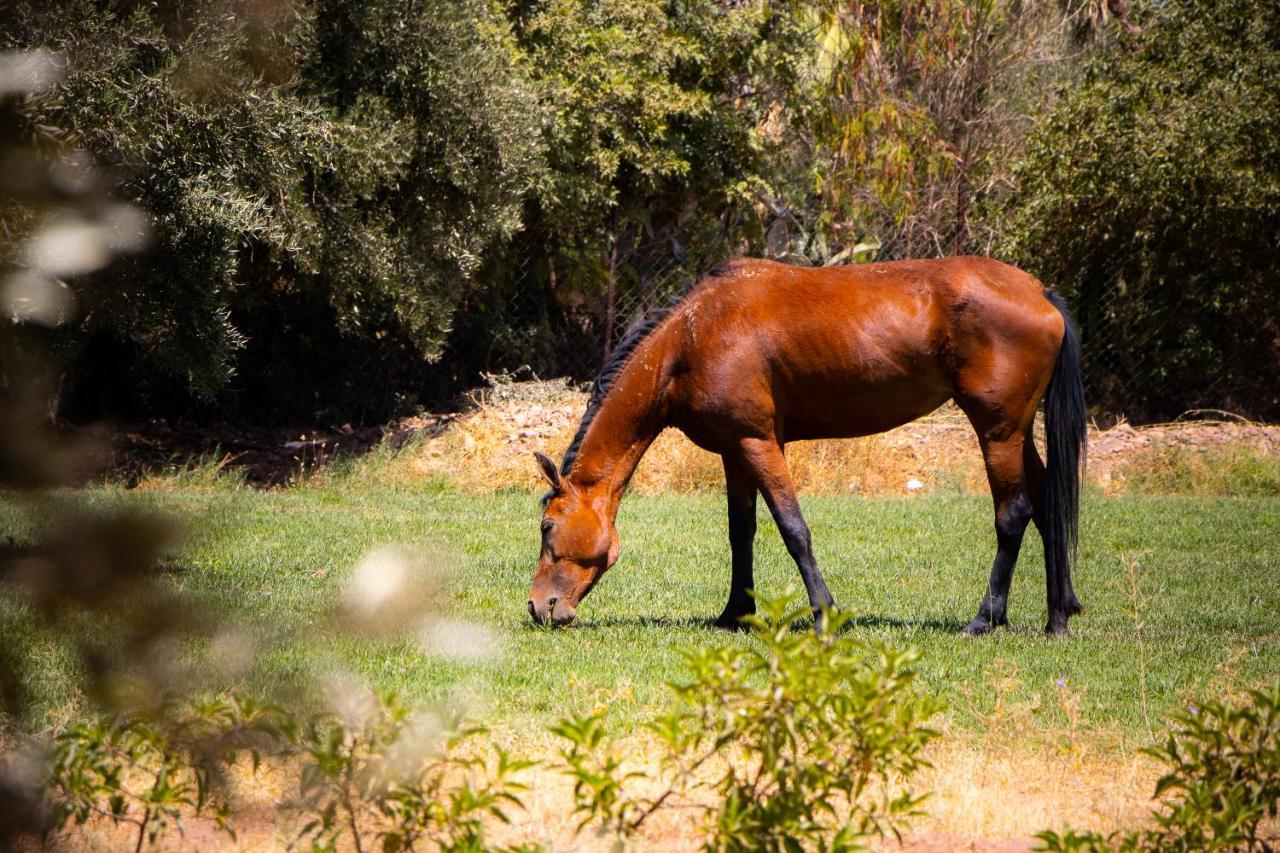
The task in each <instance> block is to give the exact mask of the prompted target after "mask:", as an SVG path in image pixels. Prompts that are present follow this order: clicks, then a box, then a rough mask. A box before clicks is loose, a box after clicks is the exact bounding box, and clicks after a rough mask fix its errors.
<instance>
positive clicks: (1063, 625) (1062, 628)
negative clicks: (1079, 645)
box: [1044, 616, 1071, 637]
mask: <svg viewBox="0 0 1280 853" xmlns="http://www.w3.org/2000/svg"><path fill="white" fill-rule="evenodd" d="M1044 632H1045V634H1046V635H1048V636H1050V637H1069V636H1071V629H1070V628H1068V627H1067V620H1066V617H1065V616H1064V617H1063V618H1062V620H1061V621H1059V620H1057V619H1050V620H1049V624H1047V625H1045V626H1044Z"/></svg>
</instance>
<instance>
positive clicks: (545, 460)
mask: <svg viewBox="0 0 1280 853" xmlns="http://www.w3.org/2000/svg"><path fill="white" fill-rule="evenodd" d="M533 458H534V459H537V460H538V467H539V468H541V469H542V476H544V477H546V478H547V482H548V483H550V484H551V488H553V489H555V490H556V491H557V492H558V491H560V469H559V468H557V467H556V463H554V462H552V461H551V457H550V456H548V455H547V454H545V453H539V452H538V451H536V450H535V451H534V453H533Z"/></svg>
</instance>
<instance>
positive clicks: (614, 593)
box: [0, 489, 1280, 752]
mask: <svg viewBox="0 0 1280 853" xmlns="http://www.w3.org/2000/svg"><path fill="white" fill-rule="evenodd" d="M79 497H81V498H83V499H86V500H88V501H90V502H91V503H93V504H94V505H96V506H99V507H103V508H105V507H111V506H118V505H129V506H145V507H148V508H152V509H157V510H161V511H164V512H167V513H169V514H172V515H174V516H176V517H178V518H180V519H182V520H183V521H184V522H185V523H186V525H187V526H188V529H189V531H190V533H189V536H188V538H187V540H186V542H185V544H183V545H182V546H181V547H180V548H179V549H177V550H176V551H175V552H173V553H172V554H171V556H170V557H169V558H168V560H167V566H166V570H167V575H168V577H169V578H170V579H171V581H172V583H174V584H176V585H178V586H179V587H181V588H182V589H183V590H184V591H186V592H189V593H192V594H197V595H201V596H206V597H207V598H208V601H209V602H210V603H209V605H208V606H209V607H212V608H214V609H215V610H216V611H218V612H219V613H220V615H221V616H222V617H224V618H226V619H228V620H232V621H233V622H237V623H239V624H242V625H244V626H246V627H248V628H250V629H251V630H252V631H253V633H254V634H255V635H256V636H257V637H259V641H260V642H261V644H262V645H261V653H260V655H259V658H258V661H257V663H256V664H255V665H254V666H253V668H252V669H251V670H250V671H249V673H248V675H247V676H245V678H244V682H242V683H241V684H240V685H239V686H242V687H247V688H249V689H250V690H258V691H267V690H272V689H275V688H278V687H280V686H281V685H282V684H289V683H293V682H297V683H301V682H302V681H303V680H304V679H305V678H306V676H307V674H308V673H313V672H316V671H320V672H325V671H339V672H349V673H352V674H355V675H357V676H360V677H362V678H365V679H368V680H369V681H371V682H373V683H375V684H377V685H379V686H381V687H388V688H395V689H398V690H400V691H402V692H403V693H405V694H406V695H408V696H410V697H415V698H423V699H427V698H437V697H441V696H444V695H446V694H458V693H461V694H463V695H465V696H466V698H467V700H468V701H469V702H470V703H471V707H472V714H473V715H474V716H477V717H478V718H480V719H482V720H484V721H486V722H489V723H493V724H496V725H498V726H499V727H501V728H504V729H507V730H509V731H511V732H513V733H521V732H526V733H530V734H532V733H534V732H538V731H541V730H542V729H543V726H544V725H545V724H546V723H548V722H551V721H553V720H554V719H555V718H556V717H557V716H558V715H561V714H564V713H567V712H576V711H585V710H589V709H591V708H593V707H596V706H598V705H607V706H609V707H610V709H611V710H612V711H613V713H614V714H615V715H616V716H617V717H618V718H620V719H621V720H623V721H634V720H637V719H639V718H640V717H642V716H643V715H644V713H645V712H646V711H647V710H649V709H651V708H652V707H654V706H655V705H656V704H658V703H660V702H662V701H664V698H665V689H664V687H663V685H664V683H665V682H666V681H668V680H671V679H673V678H678V677H679V674H680V661H681V658H680V653H679V650H680V649H681V648H682V647H688V646H694V645H698V644H703V643H708V642H739V643H748V642H751V640H750V639H749V638H747V637H742V636H735V635H728V634H725V633H723V632H718V631H716V630H715V629H713V628H710V627H709V626H708V624H707V623H708V620H709V619H710V618H712V617H714V616H715V615H716V614H717V613H718V612H719V609H720V607H721V605H722V604H723V599H724V596H725V593H726V589H727V582H728V568H727V560H728V544H727V540H726V536H725V532H724V527H725V523H724V519H723V513H724V511H723V504H722V501H721V500H720V499H718V498H715V497H713V496H696V495H695V496H668V497H645V496H632V497H630V498H628V499H627V500H626V501H625V502H624V504H623V509H622V513H621V516H620V519H619V529H620V531H621V533H622V537H623V554H622V559H621V560H620V561H619V563H618V565H617V566H616V567H615V568H614V569H613V570H612V572H611V573H610V575H609V576H608V577H607V578H606V579H605V581H604V582H602V584H601V585H600V586H599V587H598V588H597V590H596V591H595V592H594V593H593V594H592V596H591V597H590V598H589V599H588V600H587V602H586V603H585V604H584V605H583V607H582V608H581V609H580V621H579V624H577V625H576V626H574V627H573V628H571V629H569V630H559V631H550V630H545V629H539V628H535V627H533V626H532V625H530V624H529V622H528V617H527V615H526V612H525V605H524V602H525V598H526V594H527V591H528V583H529V580H530V577H531V574H532V568H533V561H534V558H535V552H536V547H537V527H536V525H537V512H538V510H537V499H536V497H534V496H531V495H529V494H525V493H508V494H498V495H491V496H475V495H465V494H461V493H457V492H452V491H447V490H446V491H441V492H439V493H435V494H429V493H416V494H411V493H405V492H399V493H396V492H390V491H388V492H380V491H375V492H355V491H342V492H340V491H320V490H314V489H296V490H286V491H278V492H255V491H249V490H235V491H231V490H218V489H214V490H191V491H181V490H178V491H173V492H169V493H157V494H138V493H129V492H124V491H121V490H116V489H101V490H95V491H91V492H87V493H84V494H82V495H80V496H79ZM804 505H805V510H806V512H807V514H808V517H809V520H810V523H811V526H812V529H813V535H814V540H815V543H816V548H817V552H818V556H819V560H820V561H821V563H822V565H823V567H824V569H825V572H826V575H827V579H828V583H829V584H830V586H831V588H832V591H833V592H834V594H835V595H836V598H837V600H838V601H839V602H840V603H841V605H843V606H844V607H846V608H851V609H853V610H854V611H856V612H857V613H858V614H860V618H859V621H858V622H857V626H856V628H855V629H854V630H856V631H857V632H858V633H859V634H860V635H862V636H865V637H867V638H868V639H870V638H880V639H885V640H889V641H891V642H893V643H896V644H900V645H906V644H910V645H914V646H916V647H918V648H919V649H920V651H921V652H922V655H923V657H922V659H921V663H920V665H919V667H920V671H921V674H922V677H923V681H924V684H925V686H926V688H927V689H928V690H929V691H930V692H932V693H934V694H935V695H937V696H938V697H939V698H941V699H942V700H943V702H944V703H945V705H946V707H947V709H948V711H947V724H946V725H947V727H948V728H949V729H952V730H955V731H958V732H965V731H968V732H973V733H982V732H984V731H986V730H987V729H988V728H989V727H990V726H991V725H993V720H998V719H1000V718H1006V719H1007V718H1008V716H1009V714H1010V713H1011V709H1015V710H1016V713H1017V717H1018V719H1019V720H1021V722H1019V723H1018V725H1020V726H1026V727H1027V730H1026V731H1025V733H1024V736H1026V737H1030V738H1033V739H1034V738H1035V737H1038V736H1039V737H1044V738H1057V737H1061V736H1062V733H1063V732H1066V731H1072V732H1077V733H1082V734H1083V733H1087V734H1088V735H1089V737H1090V739H1091V740H1092V741H1093V742H1094V743H1095V744H1096V745H1098V746H1099V747H1100V748H1103V749H1108V750H1110V749H1115V750H1122V751H1126V752H1127V751H1129V750H1131V749H1132V748H1133V747H1134V746H1136V745H1140V744H1142V743H1146V742H1148V741H1149V740H1150V738H1151V737H1152V733H1153V732H1154V733H1155V734H1157V735H1158V733H1159V731H1160V728H1161V724H1162V717H1163V715H1164V714H1165V713H1166V712H1167V711H1168V710H1170V709H1171V708H1173V707H1176V706H1180V705H1185V704H1186V703H1188V702H1191V701H1193V700H1194V699H1196V698H1197V697H1202V696H1222V695H1232V694H1236V693H1238V692H1240V691H1241V690H1242V689H1243V688H1245V687H1246V686H1250V685H1256V684H1262V683H1270V682H1273V681H1274V680H1275V679H1276V678H1278V677H1280V572H1278V569H1280V500H1276V499H1244V498H1223V499H1209V498H1176V497H1170V498H1136V497H1126V498H1108V499H1101V498H1095V499H1091V500H1089V501H1088V502H1087V503H1086V506H1085V507H1084V513H1083V530H1082V536H1081V540H1082V549H1081V560H1080V565H1079V568H1078V572H1077V578H1076V588H1077V590H1078V591H1079V593H1080V596H1081V599H1082V600H1083V601H1084V603H1085V607H1086V612H1085V613H1084V614H1083V615H1082V616H1080V617H1077V618H1076V619H1075V620H1074V621H1073V623H1072V627H1073V631H1074V635H1073V636H1072V637H1070V638H1069V639H1065V640H1057V641H1055V640H1049V639H1046V638H1045V637H1044V636H1043V635H1042V633H1041V628H1042V626H1043V624H1044V621H1045V605H1044V571H1043V562H1042V560H1041V555H1040V549H1039V542H1038V538H1037V537H1035V536H1034V535H1031V536H1029V537H1028V540H1027V546H1026V547H1024V551H1023V558H1022V561H1021V566H1020V568H1019V571H1018V574H1017V576H1016V577H1015V582H1014V590H1013V600H1012V604H1011V608H1010V616H1011V621H1012V629H1011V630H1008V631H1001V632H998V633H997V634H995V635H994V636H991V637H987V638H983V639H977V640H974V639H967V638H964V637H961V636H958V631H959V630H960V628H961V627H962V626H963V625H964V624H965V623H966V622H967V620H968V619H969V618H970V617H971V616H972V615H973V611H974V608H975V606H976V604H977V600H978V597H979V595H980V594H981V592H982V589H983V586H984V584H985V579H986V574H987V569H988V566H989V560H990V557H991V553H992V550H993V548H994V542H993V536H992V534H991V532H990V527H991V521H990V515H989V512H990V511H989V503H988V501H987V500H985V499H981V498H971V497H964V496H953V497H943V496H937V497H928V498H915V499H905V498H904V499H887V498H886V499H859V498H809V499H806V500H805V504H804ZM0 517H2V518H3V519H4V521H5V523H6V526H7V528H8V529H10V530H14V529H15V526H16V528H17V531H18V533H17V535H18V538H19V539H22V538H25V537H26V536H29V535H30V534H31V533H32V531H30V530H23V529H22V527H21V524H22V522H21V520H20V516H19V514H18V512H17V509H16V507H15V506H14V505H13V504H11V503H5V504H4V505H3V510H0ZM760 529H761V535H760V539H759V542H758V547H757V575H756V579H757V586H758V588H759V589H761V590H762V591H764V592H766V593H779V592H781V591H783V590H784V589H786V588H788V587H797V586H798V577H797V574H796V571H795V568H794V566H793V565H792V563H791V562H790V560H789V558H788V557H787V555H786V552H785V550H784V548H783V546H782V543H781V541H780V539H779V538H778V536H777V533H776V531H775V530H774V528H773V526H772V524H771V523H769V522H768V521H767V519H762V524H761V528H760ZM387 543H397V544H401V545H404V546H408V547H410V548H414V549H420V550H422V551H425V552H427V553H429V554H432V555H434V558H435V560H436V561H437V562H438V563H439V564H440V565H441V566H442V567H443V568H445V569H447V571H448V574H449V577H450V587H449V591H448V593H447V596H446V598H447V601H446V604H445V610H446V612H447V613H448V615H450V616H453V617H457V618H461V619H466V620H470V621H473V622H476V623H480V624H481V625H484V626H486V627H487V628H488V629H489V630H490V631H491V632H492V634H493V635H495V636H496V637H497V639H498V645H499V648H500V651H499V653H498V654H497V655H496V656H495V657H494V658H493V659H491V660H489V661H486V662H481V663H469V664H468V663H459V662H457V661H454V660H449V659H447V658H444V657H441V656H439V655H438V654H436V653H433V652H431V651H429V650H427V649H424V648H423V647H422V646H421V645H419V644H418V643H417V642H416V641H415V640H414V639H413V638H411V637H402V638H399V639H372V638H352V637H335V635H334V632H333V631H332V629H331V627H330V624H329V622H328V621H327V614H328V613H329V612H330V611H331V609H332V607H333V605H334V602H335V600H336V599H337V597H338V595H339V592H340V590H341V588H342V586H343V584H344V582H345V580H346V579H347V577H348V576H349V573H350V569H351V567H352V566H353V565H354V564H355V563H356V562H357V560H358V559H359V558H360V557H361V555H363V554H365V553H367V552H368V551H369V550H370V549H372V548H375V547H377V546H379V545H382V544H387ZM3 606H4V607H5V608H8V609H9V614H8V615H9V616H10V617H13V616H15V615H18V614H15V612H14V608H18V607H20V606H19V605H16V604H14V603H12V602H8V603H3ZM6 621H8V620H6ZM19 621H21V620H19ZM10 624H12V622H10ZM8 641H9V642H11V643H14V644H16V645H18V646H19V647H22V649H21V652H22V653H23V654H24V655H25V656H26V658H27V660H31V661H39V662H40V663H39V666H40V674H41V677H40V678H39V679H38V680H37V681H36V682H35V683H34V684H33V685H32V688H33V692H34V696H35V700H36V701H37V702H38V703H39V704H40V705H41V706H42V707H43V708H44V709H45V715H46V716H45V718H46V719H49V718H50V717H52V719H53V720H56V719H57V718H59V717H63V716H65V715H66V714H68V713H70V712H72V711H73V710H74V708H75V706H76V704H77V702H76V695H77V690H78V688H77V685H76V678H77V676H76V674H75V673H74V672H72V671H70V670H69V667H68V664H67V658H66V657H65V655H64V654H63V653H62V652H60V650H59V645H58V644H57V643H56V642H54V641H53V640H52V639H51V638H48V637H45V636H42V635H40V634H39V633H35V632H26V633H23V632H19V634H18V636H14V637H10V638H9V640H8ZM181 653H182V654H191V655H197V656H200V655H202V654H203V651H202V650H201V649H199V648H194V647H193V648H188V649H186V650H184V651H183V652H181Z"/></svg>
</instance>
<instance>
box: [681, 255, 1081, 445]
mask: <svg viewBox="0 0 1280 853" xmlns="http://www.w3.org/2000/svg"><path fill="white" fill-rule="evenodd" d="M678 319H679V321H680V325H679V326H678V327H677V328H676V333H677V335H678V336H679V340H680V349H681V360H682V364H683V374H684V378H683V380H682V382H683V385H684V391H685V394H684V397H685V399H686V401H687V404H688V405H689V406H690V407H692V408H695V409H703V410H706V411H708V412H711V413H716V412H718V413H720V414H722V415H731V416H733V417H754V418H757V419H759V420H761V421H762V422H763V421H764V420H765V419H767V418H773V419H775V420H776V421H780V422H782V421H784V422H785V427H786V432H787V435H788V436H789V437H791V438H817V437H841V436H853V435H866V434H870V433H875V432H880V431H883V430H886V429H891V428H892V427H894V426H897V425H899V424H901V423H905V422H907V421H910V420H913V419H915V418H916V417H919V416H921V415H923V414H926V413H927V412H929V411H932V410H933V409H934V408H936V407H937V406H938V405H941V404H942V403H943V402H945V401H946V400H947V399H949V398H950V397H952V396H954V395H955V394H956V393H957V391H959V392H960V393H964V394H968V393H969V392H970V389H969V387H968V386H969V385H972V384H973V382H983V381H987V382H988V384H990V382H989V380H990V379H991V378H992V374H993V372H1000V371H1005V370H1007V369H1008V367H1009V365H1010V362H1011V359H1012V360H1016V359H1017V358H1019V357H1025V356H1020V353H1024V352H1031V351H1033V350H1052V352H1049V358H1050V362H1049V363H1050V364H1051V360H1052V355H1053V354H1055V353H1056V346H1057V344H1056V340H1057V339H1060V337H1061V318H1060V317H1059V316H1058V315H1057V312H1056V310H1054V309H1053V308H1052V306H1051V305H1049V303H1048V302H1047V300H1045V298H1044V296H1043V292H1042V287H1041V285H1040V283H1039V282H1038V281H1036V279H1035V278H1033V277H1032V276H1030V275H1028V274H1027V273H1025V272H1022V271H1021V270H1018V269H1017V268H1015V267H1012V266H1009V265H1007V264H1002V263H1000V262H998V261H993V260H990V259H987V258H971V257H961V258H947V259H940V260H931V261H896V262H888V263H880V264H859V265H851V266H841V267H822V268H814V267H798V266H791V265H788V264H781V263H777V262H773V261H765V260H755V259H740V260H735V261H732V262H728V263H726V264H722V265H721V266H720V267H718V268H716V269H715V270H713V272H712V274H711V275H710V276H708V278H706V279H704V281H703V282H702V283H700V284H699V286H698V287H697V288H696V289H695V290H694V291H693V292H692V293H691V294H690V297H689V298H688V299H687V300H686V303H685V304H684V305H682V307H681V311H680V317H679V318H678ZM1055 323H1056V324H1057V325H1056V326H1055ZM1055 335H1056V336H1057V337H1056V338H1055V337H1054V336H1055ZM1032 360H1033V361H1034V360H1036V359H1034V358H1033V359H1032ZM1043 370H1044V365H1042V364H1038V363H1037V364H1036V365H1035V371H1034V372H1036V373H1040V372H1043ZM970 374H972V376H970ZM970 380H972V381H970Z"/></svg>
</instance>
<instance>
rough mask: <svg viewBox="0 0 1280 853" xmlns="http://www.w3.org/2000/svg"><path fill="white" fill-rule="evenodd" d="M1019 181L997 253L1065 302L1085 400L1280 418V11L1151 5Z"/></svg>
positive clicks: (1259, 1) (1251, 1) (1054, 118)
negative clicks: (1076, 332)
mask: <svg viewBox="0 0 1280 853" xmlns="http://www.w3.org/2000/svg"><path fill="white" fill-rule="evenodd" d="M1136 8H1137V9H1138V10H1139V11H1140V13H1141V14H1142V16H1143V17H1144V18H1145V19H1146V20H1144V21H1143V27H1142V33H1141V35H1140V36H1138V37H1137V38H1136V40H1133V41H1130V40H1129V39H1121V40H1117V41H1116V42H1114V43H1111V44H1110V45H1109V46H1108V48H1107V49H1105V50H1102V51H1100V52H1098V53H1097V54H1096V55H1094V56H1093V57H1092V58H1090V60H1089V61H1087V62H1086V63H1084V67H1083V69H1082V73H1081V74H1079V75H1073V76H1072V77H1071V78H1069V80H1070V82H1069V85H1068V86H1067V87H1066V88H1064V90H1063V92H1062V93H1061V97H1060V98H1059V100H1058V102H1057V104H1056V105H1055V106H1054V108H1053V109H1052V111H1051V112H1050V114H1049V115H1048V116H1047V117H1046V119H1045V120H1044V121H1043V122H1042V123H1041V124H1040V125H1039V126H1038V127H1037V128H1036V129H1035V130H1034V131H1033V132H1032V134H1031V136H1030V139H1029V143H1028V145H1027V151H1026V154H1025V155H1024V156H1023V157H1022V158H1021V162H1019V163H1018V164H1017V165H1016V167H1015V170H1014V173H1015V177H1016V179H1017V181H1018V184H1019V188H1018V194H1017V197H1016V204H1015V205H1013V206H1012V207H1011V222H1010V223H1009V228H1008V230H1007V233H1008V235H1009V237H1010V238H1011V239H1010V243H1009V245H1008V246H1006V247H1005V249H1004V253H1005V254H1006V255H1008V256H1009V257H1010V258H1011V259H1012V260H1014V261H1015V262H1019V263H1022V264H1023V265H1025V266H1026V269H1028V270H1029V271H1030V272H1032V273H1034V274H1036V275H1038V276H1039V277H1040V278H1042V279H1043V280H1044V281H1045V282H1047V283H1049V284H1051V285H1053V286H1054V287H1058V288H1061V289H1062V290H1064V291H1065V292H1066V293H1067V294H1068V295H1069V296H1070V297H1071V301H1072V306H1073V308H1074V310H1075V312H1076V319H1077V320H1079V321H1080V325H1081V328H1082V331H1083V333H1084V349H1085V352H1086V353H1088V354H1089V356H1088V357H1089V360H1090V364H1091V365H1092V367H1089V368H1088V370H1089V376H1088V377H1087V378H1088V379H1089V380H1090V384H1091V386H1092V387H1091V388H1090V392H1091V393H1090V401H1091V403H1093V404H1097V405H1101V406H1103V407H1104V410H1107V409H1106V407H1111V408H1110V410H1111V411H1117V410H1119V411H1126V412H1127V413H1128V414H1130V415H1131V416H1135V417H1159V416H1173V415H1176V414H1178V413H1180V412H1182V411H1184V410H1186V409H1188V408H1194V407H1197V406H1213V407H1223V408H1228V409H1231V410H1233V411H1243V412H1246V413H1249V414H1251V415H1254V416H1257V417H1261V418H1267V419H1269V418H1274V417H1275V416H1276V415H1277V413H1278V412H1280V396H1278V395H1277V393H1276V389H1277V388H1280V344H1278V343H1277V342H1278V341H1280V334H1277V329H1280V313H1277V311H1276V309H1275V302H1274V299H1273V284H1272V282H1273V281H1274V271H1275V269H1276V266H1277V264H1278V263H1280V242H1278V241H1277V240H1276V233H1277V227H1280V88H1278V87H1277V86H1276V85H1275V80H1276V78H1277V77H1278V76H1280V7H1278V6H1277V5H1276V4H1275V3H1274V2H1271V0H1223V2H1219V3H1215V4H1214V5H1213V9H1212V14H1207V13H1206V8H1205V6H1204V5H1203V4H1201V3H1198V2H1195V0H1169V2H1143V3H1140V4H1137V6H1136Z"/></svg>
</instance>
